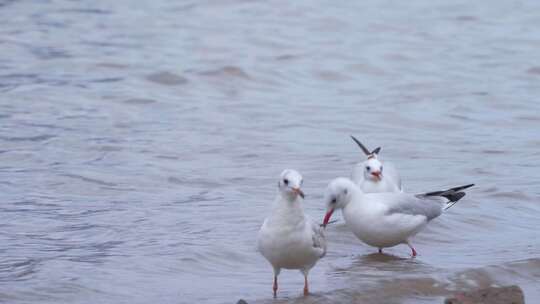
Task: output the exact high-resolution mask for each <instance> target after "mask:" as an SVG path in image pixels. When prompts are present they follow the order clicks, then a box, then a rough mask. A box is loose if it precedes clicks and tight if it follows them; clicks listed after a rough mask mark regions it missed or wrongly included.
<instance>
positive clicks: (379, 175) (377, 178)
mask: <svg viewBox="0 0 540 304" xmlns="http://www.w3.org/2000/svg"><path fill="white" fill-rule="evenodd" d="M371 175H373V177H375V179H376V180H379V181H380V180H381V171H377V172H371Z"/></svg>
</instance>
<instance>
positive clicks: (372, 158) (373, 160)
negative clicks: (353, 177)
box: [351, 135, 383, 182]
mask: <svg viewBox="0 0 540 304" xmlns="http://www.w3.org/2000/svg"><path fill="white" fill-rule="evenodd" d="M351 138H352V139H353V140H354V142H355V143H356V144H357V145H358V146H359V147H360V149H362V151H363V152H364V154H365V155H366V156H367V160H366V161H364V162H363V163H362V164H359V165H358V166H361V168H360V170H362V171H363V174H364V179H365V180H369V181H372V182H378V181H380V180H381V179H382V170H383V166H382V164H381V161H380V160H378V159H377V156H378V155H379V152H381V147H378V148H376V149H375V150H373V151H371V152H370V151H369V150H368V149H367V148H366V147H365V146H364V145H363V144H362V143H361V142H360V141H359V140H358V139H356V138H355V137H354V136H352V135H351ZM356 170H358V169H355V171H356ZM357 173H359V171H356V172H355V173H353V174H357Z"/></svg>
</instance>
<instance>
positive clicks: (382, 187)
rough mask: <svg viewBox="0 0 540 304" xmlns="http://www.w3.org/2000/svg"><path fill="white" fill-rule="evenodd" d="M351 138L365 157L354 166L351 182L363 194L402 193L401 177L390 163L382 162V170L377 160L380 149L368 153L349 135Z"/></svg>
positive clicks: (380, 163)
mask: <svg viewBox="0 0 540 304" xmlns="http://www.w3.org/2000/svg"><path fill="white" fill-rule="evenodd" d="M351 138H352V139H353V140H354V142H355V143H356V144H357V145H358V146H359V147H360V149H361V150H362V151H363V152H364V154H365V155H366V156H367V159H366V160H365V161H363V162H361V163H358V164H356V165H355V166H354V169H353V172H352V180H353V181H354V182H355V183H356V184H357V185H358V186H359V187H360V188H361V189H362V191H364V192H365V193H378V192H403V188H402V186H401V176H400V175H399V173H398V171H397V169H396V167H395V166H394V165H393V164H392V163H390V162H384V168H383V164H382V162H381V161H380V160H379V158H378V156H379V152H381V147H378V148H376V149H375V150H373V151H371V152H370V151H369V150H368V149H367V148H366V147H365V146H364V145H363V144H362V143H361V142H360V141H359V140H358V139H356V138H355V137H354V136H352V135H351ZM383 169H384V171H383Z"/></svg>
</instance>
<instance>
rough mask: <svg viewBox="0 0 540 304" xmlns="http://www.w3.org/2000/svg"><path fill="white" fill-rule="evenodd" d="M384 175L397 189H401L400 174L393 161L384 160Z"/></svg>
mask: <svg viewBox="0 0 540 304" xmlns="http://www.w3.org/2000/svg"><path fill="white" fill-rule="evenodd" d="M383 170H384V177H385V178H388V179H389V180H390V181H391V182H392V183H393V184H394V185H396V186H397V187H398V189H399V190H401V191H403V188H402V187H401V176H400V175H399V172H398V170H397V168H396V166H394V164H393V163H391V162H387V161H385V162H384V164H383Z"/></svg>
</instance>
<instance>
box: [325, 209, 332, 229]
mask: <svg viewBox="0 0 540 304" xmlns="http://www.w3.org/2000/svg"><path fill="white" fill-rule="evenodd" d="M332 213H334V209H330V211H328V212H326V215H325V216H324V220H323V224H322V226H323V227H325V228H326V225H328V222H329V221H330V218H331V217H332Z"/></svg>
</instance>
